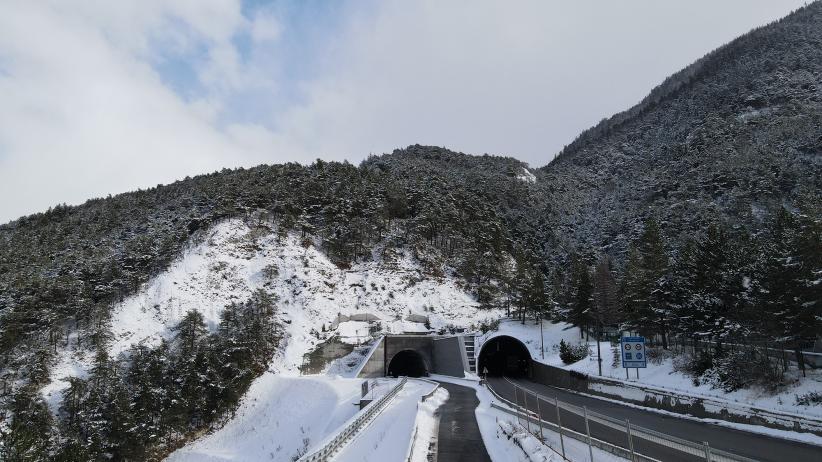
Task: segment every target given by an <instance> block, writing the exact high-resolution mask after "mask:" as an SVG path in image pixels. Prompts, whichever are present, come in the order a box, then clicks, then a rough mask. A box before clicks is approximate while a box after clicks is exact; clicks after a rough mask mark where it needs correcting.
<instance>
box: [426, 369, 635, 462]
mask: <svg viewBox="0 0 822 462" xmlns="http://www.w3.org/2000/svg"><path fill="white" fill-rule="evenodd" d="M432 378H433V379H435V380H439V381H442V382H450V383H455V384H457V385H462V386H464V387H469V388H473V389H475V390H476V391H477V398H478V399H479V401H480V404H479V406H478V407H477V410H476V412H475V414H476V416H477V423H478V424H479V428H480V433H482V441H483V442H484V443H485V448H486V449H487V450H488V455H489V456H490V457H491V460H493V461H494V462H509V461H516V462H549V461H561V460H562V457H561V456H560V453H561V451H562V449H561V444H560V440H559V433H556V432H552V431H549V430H547V429H543V436H544V438H545V443H546V444H547V446H546V445H545V444H542V443H540V442H539V440H538V439H537V438H535V437H533V436H530V437H529V436H527V432H526V431H523V430H522V428H521V427H520V426H519V424H517V423H516V420H517V418H516V416H513V415H511V414H508V413H506V412H503V411H501V410H499V409H495V408H492V407H491V403H494V402H495V403H497V404H499V405H505V403H502V402H500V401H499V400H497V399H496V398H495V397H494V396H493V395H492V394H491V392H489V391H488V389H487V388H485V387H483V386H480V385H479V382H478V381H475V380H466V379H458V378H454V377H447V376H443V375H434V376H432ZM506 407H507V406H506ZM505 429H513V430H514V433H515V434H516V436H517V438H518V440H519V441H517V440H515V439H513V438H511V437H510V432H509V434H506V432H505V431H504V430H505ZM563 440H564V443H565V455H566V457H567V459H568V460H571V461H574V462H587V461H588V460H590V459H589V456H588V445H587V444H584V443H582V442H581V441H577V440H575V439H572V438H567V437H566V438H563ZM526 451H528V452H526ZM593 451H594V460H596V461H597V462H618V461H625V460H627V459H623V458H621V457H617V456H615V455H613V454H611V453H608V452H605V451H603V450H601V449H598V448H594V449H593Z"/></svg>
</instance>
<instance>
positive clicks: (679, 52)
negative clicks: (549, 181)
mask: <svg viewBox="0 0 822 462" xmlns="http://www.w3.org/2000/svg"><path fill="white" fill-rule="evenodd" d="M801 3H802V0H791V1H790V2H788V1H786V2H770V1H763V0H760V1H756V2H752V1H745V0H733V1H731V0H729V1H727V2H722V3H721V4H717V3H716V2H711V1H709V0H700V1H693V2H683V3H678V4H671V3H669V2H664V3H663V2H657V1H653V0H641V1H640V0H636V1H633V2H600V3H597V4H591V3H587V2H544V1H517V2H491V1H487V2H486V1H482V2H472V3H471V4H470V7H468V6H466V5H465V4H462V3H460V2H442V1H435V0H423V1H419V2H403V1H386V2H373V3H370V2H369V3H362V2H351V3H345V4H342V3H341V4H335V5H336V6H335V8H338V9H339V10H340V11H337V10H334V11H333V13H332V14H333V15H334V20H335V21H336V25H337V27H326V24H325V23H323V22H321V21H320V18H319V17H318V18H317V21H316V22H315V23H312V22H309V24H308V26H305V25H304V26H305V27H307V28H308V29H311V30H310V31H308V32H305V31H304V33H305V35H306V36H294V35H289V34H297V33H299V32H300V31H295V30H294V27H295V26H294V24H290V23H289V24H286V23H285V22H284V21H287V20H289V19H291V18H292V17H291V16H289V15H288V14H285V13H284V12H287V11H288V8H275V7H264V8H259V9H257V10H255V11H252V12H251V13H250V17H245V16H244V15H243V8H242V5H241V4H240V0H183V1H174V2H168V1H162V0H141V1H134V2H126V1H118V2H111V1H106V0H96V1H84V2H65V1H57V0H55V1H43V2H30V1H19V2H5V3H4V4H3V6H0V101H2V104H0V222H3V221H6V220H9V219H13V218H15V217H17V216H19V215H22V214H26V213H32V212H35V211H38V210H44V209H46V208H47V207H48V206H50V205H54V204H56V203H61V202H67V203H74V204H76V203H80V202H83V201H84V200H85V199H87V198H90V197H95V196H103V195H106V194H108V193H117V192H122V191H126V190H132V189H136V188H137V187H147V186H152V185H155V184H157V183H167V182H170V181H173V180H174V179H177V178H182V177H184V176H186V175H194V174H197V173H204V172H208V171H213V170H217V169H220V168H223V167H235V166H241V165H244V166H249V165H254V164H258V163H261V162H267V163H274V162H285V161H306V162H310V161H311V160H313V159H315V158H317V157H322V158H326V159H337V160H339V159H343V158H347V159H349V160H351V161H358V160H359V159H362V158H364V157H365V156H367V155H368V154H369V153H381V152H385V151H390V150H392V149H393V148H395V147H402V146H405V145H408V144H411V143H416V142H419V143H426V144H438V145H445V146H447V147H451V148H454V149H459V150H463V151H465V152H471V153H484V152H490V153H499V154H507V155H512V156H515V157H518V158H521V159H523V160H525V161H528V162H530V163H531V164H532V165H536V166H539V165H543V164H545V163H546V162H547V161H549V160H550V159H551V157H552V156H553V155H554V154H555V153H556V152H557V151H558V150H559V149H560V148H561V147H562V145H564V144H566V143H568V142H569V141H571V140H572V139H573V138H574V136H576V134H577V133H578V132H579V131H581V130H582V129H584V128H587V127H588V126H590V125H592V124H593V123H595V122H597V121H598V120H599V119H601V118H602V117H605V116H607V115H610V114H611V113H613V112H615V111H619V110H622V109H625V108H627V107H628V106H630V105H631V104H633V103H635V102H636V101H638V100H639V99H640V98H641V97H642V96H644V95H645V94H646V93H647V92H648V91H649V90H650V89H651V88H652V87H653V86H654V85H656V84H657V83H659V82H660V81H661V80H662V79H663V78H664V77H666V76H667V75H669V74H670V73H672V72H674V71H676V70H678V69H679V68H681V67H683V66H684V65H687V64H688V63H689V62H691V61H693V60H694V59H696V58H698V57H699V56H701V55H703V54H704V53H706V52H708V51H709V50H711V49H713V48H715V47H716V46H718V45H720V44H722V43H724V42H727V41H728V40H730V39H732V38H733V37H734V36H736V35H739V34H741V33H744V32H745V31H747V30H748V29H750V28H751V27H753V26H757V25H760V24H763V23H765V22H767V21H770V20H773V19H775V18H777V17H779V16H782V15H784V14H786V13H787V12H788V11H789V10H790V9H791V8H795V7H796V6H799V5H800V4H801ZM303 5H304V4H302V3H295V4H293V5H290V6H291V7H292V8H300V7H302V6H303ZM325 6H326V7H328V5H325ZM314 7H316V6H314ZM247 14H248V13H247ZM242 35H244V36H246V37H249V38H250V44H249V45H248V46H249V47H251V49H250V50H247V52H246V53H242V52H241V50H239V49H238V48H237V46H236V44H235V41H234V39H235V38H237V37H238V36H242ZM289 47H290V48H289ZM169 57H170V58H173V59H178V60H187V63H186V64H187V65H189V66H190V68H191V69H192V70H193V72H194V74H195V76H194V78H193V80H192V81H190V82H188V81H186V80H184V79H183V80H181V81H177V82H168V81H166V80H164V78H165V77H161V75H160V74H159V73H158V71H157V64H158V62H162V61H163V60H164V59H169ZM285 78H287V79H291V80H290V81H288V82H282V79H285ZM286 84H287V85H286ZM186 85H191V86H192V91H191V92H187V91H186V90H188V88H186ZM180 86H183V88H180ZM195 87H196V88H195ZM195 90H196V91H195Z"/></svg>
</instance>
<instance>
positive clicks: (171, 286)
mask: <svg viewBox="0 0 822 462" xmlns="http://www.w3.org/2000/svg"><path fill="white" fill-rule="evenodd" d="M275 231H276V230H275V228H274V227H273V226H269V225H265V226H262V227H260V226H257V225H256V224H254V225H253V227H252V226H250V225H249V224H247V223H245V222H244V221H242V220H228V221H224V222H221V223H219V224H217V225H215V226H214V227H213V228H211V229H210V230H209V231H208V232H207V233H206V235H205V236H204V238H203V239H202V241H201V242H200V243H198V244H196V245H193V246H192V247H191V248H189V249H188V250H187V251H186V252H185V253H184V255H183V256H182V258H180V259H178V260H177V261H175V262H174V263H173V264H172V265H171V267H170V268H169V269H168V270H167V271H165V272H163V273H162V274H160V275H159V276H157V277H155V278H154V279H152V280H151V281H150V282H149V283H148V284H147V285H146V287H145V288H143V290H141V291H139V292H138V293H136V294H135V295H133V296H131V297H129V298H127V299H126V300H124V301H123V302H122V303H120V304H119V305H117V306H116V307H114V309H113V314H112V319H111V325H110V330H111V333H112V341H111V344H110V350H109V353H110V355H111V356H112V357H117V355H120V354H122V353H124V352H127V350H128V349H129V348H130V347H131V346H134V345H137V344H140V343H142V344H147V345H155V344H157V343H159V341H160V339H162V338H171V337H172V336H173V334H174V332H173V331H172V328H173V327H174V326H175V325H176V324H177V323H178V322H179V321H180V320H181V319H182V317H183V316H184V315H185V313H186V312H187V311H189V310H197V311H199V312H201V313H202V314H203V316H204V318H205V322H206V324H207V325H208V326H209V327H210V328H211V329H214V328H216V327H217V326H218V324H219V321H220V314H221V313H222V311H223V308H224V307H225V306H226V305H227V304H229V303H232V302H242V301H245V300H247V299H248V298H249V297H250V296H251V294H252V293H253V292H254V291H256V290H264V291H266V292H268V293H270V294H273V295H274V296H276V297H277V298H278V302H277V318H278V322H279V323H280V324H281V325H282V326H283V329H284V332H283V335H284V338H283V342H282V346H281V349H280V351H279V353H278V354H277V357H276V358H274V360H273V362H272V363H271V370H273V371H276V372H280V373H286V374H291V375H293V374H295V373H296V372H297V371H298V368H299V366H300V365H301V364H302V362H303V355H305V354H306V353H307V352H309V351H311V350H312V349H314V348H315V347H316V346H317V345H318V344H320V343H322V342H323V341H324V339H326V338H328V337H330V336H331V335H334V334H337V333H338V334H339V335H340V337H341V338H342V339H343V341H345V340H346V339H347V340H348V341H351V342H361V341H364V340H365V338H364V337H367V336H368V329H367V328H366V327H367V324H366V323H363V322H360V321H348V322H342V323H338V322H337V321H338V320H339V319H340V316H351V315H361V316H362V315H366V314H367V315H369V318H370V319H376V320H377V322H376V323H375V324H378V325H379V326H378V327H377V328H379V329H382V330H383V331H385V332H403V331H420V330H424V329H423V326H422V324H421V323H419V322H412V321H407V320H405V318H406V317H407V316H408V315H409V314H415V315H421V316H426V317H427V318H428V320H429V324H430V327H431V328H432V329H438V328H441V327H444V326H447V325H454V326H462V327H468V326H470V325H471V324H475V323H477V322H479V321H482V320H487V319H493V318H494V317H498V316H499V315H500V314H501V313H500V312H498V311H488V310H479V309H478V305H477V303H476V301H475V300H474V299H473V297H471V296H470V295H469V294H467V293H466V292H465V291H463V290H462V289H461V288H460V286H459V284H458V281H457V280H455V279H453V278H449V277H444V278H437V279H435V278H431V277H428V276H426V275H424V274H423V273H422V271H421V269H420V266H419V264H418V263H417V262H416V261H415V260H414V259H413V258H411V257H410V256H409V255H407V254H405V253H398V254H396V255H393V256H391V257H387V258H386V259H384V260H381V259H377V260H374V261H368V262H363V263H358V264H354V265H353V266H352V267H351V268H350V269H347V270H344V269H340V268H339V267H337V266H336V265H335V264H334V263H332V262H331V261H330V260H329V259H328V258H327V257H326V256H325V255H324V254H323V253H322V252H320V251H319V250H318V249H317V248H315V247H314V246H313V245H307V246H304V245H302V244H303V241H302V239H300V238H299V237H298V236H294V235H289V236H285V237H281V236H278V234H277V233H276V232H275ZM387 253H388V254H390V252H387ZM379 254H380V253H379V252H375V256H377V258H379ZM342 319H345V318H342ZM338 330H339V332H338ZM76 345H77V342H76V340H75V341H72V342H69V347H68V348H65V349H63V350H62V351H60V353H59V355H58V362H57V365H56V366H55V367H53V369H52V371H51V376H50V377H51V383H50V384H48V385H46V387H45V388H44V389H43V394H44V395H45V397H46V398H47V401H48V402H49V404H50V406H51V408H52V410H53V411H56V410H57V408H58V406H59V401H60V393H61V391H62V390H64V389H65V388H66V387H67V382H65V381H64V379H65V378H67V377H69V376H72V375H73V376H80V377H82V376H84V375H85V371H87V370H88V369H89V368H90V364H91V360H92V358H93V354H92V353H91V352H88V351H85V350H78V349H77V348H76Z"/></svg>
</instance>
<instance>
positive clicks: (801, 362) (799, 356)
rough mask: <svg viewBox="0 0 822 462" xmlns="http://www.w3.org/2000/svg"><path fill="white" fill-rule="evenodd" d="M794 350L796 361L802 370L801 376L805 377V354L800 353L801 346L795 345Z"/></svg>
mask: <svg viewBox="0 0 822 462" xmlns="http://www.w3.org/2000/svg"><path fill="white" fill-rule="evenodd" d="M794 352H795V353H796V362H797V364H799V369H801V370H802V377H807V375H805V356H804V355H803V354H802V348H800V347H799V346H796V348H795V349H794Z"/></svg>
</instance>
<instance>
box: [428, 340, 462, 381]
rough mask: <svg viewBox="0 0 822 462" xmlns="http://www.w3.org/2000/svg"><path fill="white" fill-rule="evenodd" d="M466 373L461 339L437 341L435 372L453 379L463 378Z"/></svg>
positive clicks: (435, 343) (435, 341) (435, 346)
mask: <svg viewBox="0 0 822 462" xmlns="http://www.w3.org/2000/svg"><path fill="white" fill-rule="evenodd" d="M464 371H465V369H464V368H463V363H462V349H461V348H460V342H459V337H447V338H440V339H435V340H434V370H433V372H434V373H435V374H442V375H450V376H452V377H463V376H464V375H465V374H464Z"/></svg>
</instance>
